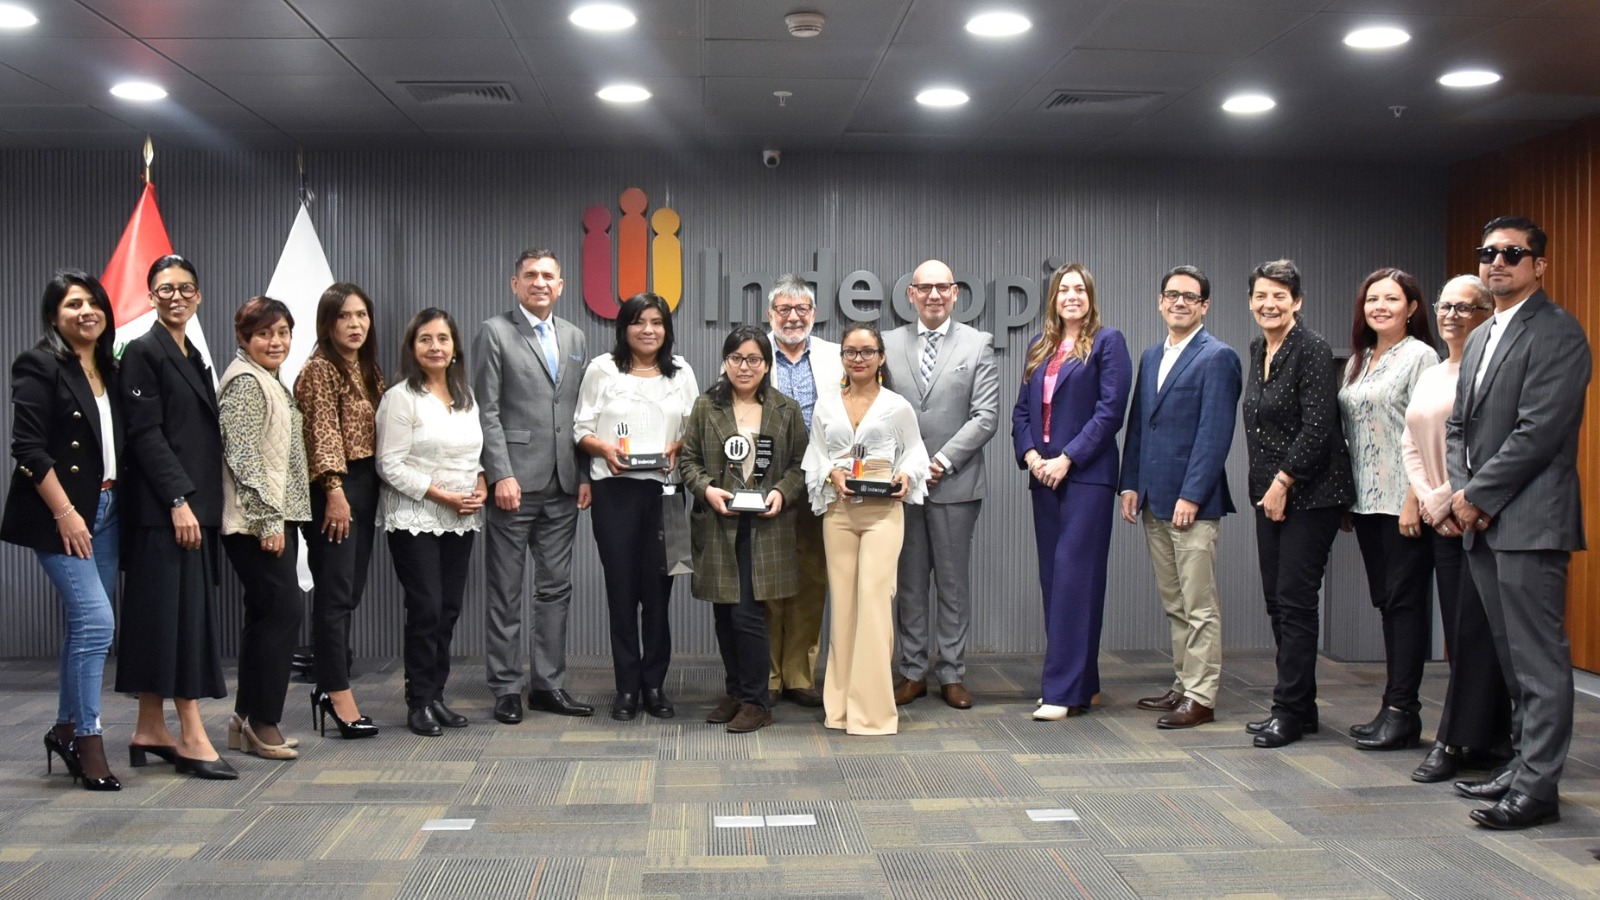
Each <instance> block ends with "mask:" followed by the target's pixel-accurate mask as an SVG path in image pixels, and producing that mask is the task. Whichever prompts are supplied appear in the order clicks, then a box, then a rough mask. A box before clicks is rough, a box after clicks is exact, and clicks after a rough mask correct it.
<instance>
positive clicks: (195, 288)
mask: <svg viewBox="0 0 1600 900" xmlns="http://www.w3.org/2000/svg"><path fill="white" fill-rule="evenodd" d="M150 293H152V294H155V295H156V296H157V297H160V298H161V299H163V300H171V299H172V295H173V294H177V295H179V296H181V297H182V298H183V299H185V300H192V299H194V295H195V294H198V293H200V286H199V285H197V284H195V283H194V282H192V281H186V282H184V283H183V284H163V285H161V286H160V287H158V288H156V289H154V290H152V291H151V292H150Z"/></svg>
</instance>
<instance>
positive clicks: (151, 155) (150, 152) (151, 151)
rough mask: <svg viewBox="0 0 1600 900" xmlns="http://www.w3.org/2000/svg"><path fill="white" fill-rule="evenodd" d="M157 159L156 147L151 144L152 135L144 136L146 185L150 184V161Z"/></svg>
mask: <svg viewBox="0 0 1600 900" xmlns="http://www.w3.org/2000/svg"><path fill="white" fill-rule="evenodd" d="M155 158H156V148H155V145H154V144H152V143H150V135H148V134H147V135H145V136H144V183H145V184H149V183H150V161H151V160H153V159H155Z"/></svg>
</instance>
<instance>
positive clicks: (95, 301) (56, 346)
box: [34, 269, 117, 373]
mask: <svg viewBox="0 0 1600 900" xmlns="http://www.w3.org/2000/svg"><path fill="white" fill-rule="evenodd" d="M74 287H81V288H83V289H84V290H86V291H88V292H89V302H90V303H91V304H92V305H93V306H94V307H95V308H96V309H98V310H100V314H101V315H103V316H105V318H106V329H105V331H102V332H100V336H99V337H98V338H96V339H95V342H94V364H95V366H96V367H97V368H99V369H100V371H101V372H102V373H110V372H115V371H116V370H117V357H116V352H115V348H116V342H117V319H116V315H115V314H114V313H112V312H111V298H110V297H109V296H108V295H107V294H106V289H105V287H104V286H103V285H101V284H100V280H99V279H97V278H95V277H94V276H93V275H90V274H89V273H87V272H84V271H83V270H81V269H57V270H56V273H55V274H54V275H52V276H51V277H50V280H49V281H48V282H46V283H45V286H44V296H43V297H41V298H40V299H39V320H40V321H41V322H42V323H44V331H43V332H41V333H40V334H39V340H38V342H37V343H35V344H34V346H35V347H37V348H39V349H40V350H48V351H50V352H51V353H53V354H55V355H56V356H58V357H60V358H61V359H68V360H71V359H77V358H78V352H77V351H76V350H73V349H72V345H71V344H68V343H67V339H66V338H64V337H62V336H61V332H59V331H57V330H56V316H57V315H58V314H59V313H60V312H61V301H62V300H65V299H66V298H67V291H69V290H71V289H72V288H74Z"/></svg>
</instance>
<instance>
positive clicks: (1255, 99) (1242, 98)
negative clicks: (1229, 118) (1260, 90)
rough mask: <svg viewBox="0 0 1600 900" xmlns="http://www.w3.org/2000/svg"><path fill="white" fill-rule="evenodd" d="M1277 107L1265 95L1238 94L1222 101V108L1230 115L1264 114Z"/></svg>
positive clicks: (1273, 101) (1275, 102)
mask: <svg viewBox="0 0 1600 900" xmlns="http://www.w3.org/2000/svg"><path fill="white" fill-rule="evenodd" d="M1277 105H1278V104H1277V101H1275V100H1273V99H1272V98H1271V97H1268V96H1267V95H1266V94H1239V95H1237V96H1234V97H1229V98H1228V99H1227V100H1225V101H1223V104H1222V108H1223V109H1224V110H1226V111H1227V112H1231V113H1264V112H1266V111H1267V110H1269V109H1271V108H1273V107H1274V106H1277Z"/></svg>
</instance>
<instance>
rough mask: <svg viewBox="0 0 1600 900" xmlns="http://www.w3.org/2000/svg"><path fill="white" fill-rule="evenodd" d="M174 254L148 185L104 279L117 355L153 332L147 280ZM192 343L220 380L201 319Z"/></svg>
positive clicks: (192, 323)
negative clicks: (156, 265)
mask: <svg viewBox="0 0 1600 900" xmlns="http://www.w3.org/2000/svg"><path fill="white" fill-rule="evenodd" d="M171 252H172V239H171V238H169V237H167V226H166V223H164V222H162V221H161V210H160V209H159V208H157V207H156V187H155V185H153V184H151V183H149V182H145V185H144V192H143V193H142V194H140V195H139V204H138V205H137V206H135V207H134V208H133V218H131V219H129V220H128V227H127V228H125V229H123V232H122V240H120V241H117V249H116V252H114V253H112V254H111V261H110V262H109V263H106V271H105V274H104V275H101V276H100V283H101V284H103V285H105V289H106V293H107V294H109V295H110V296H111V313H112V315H113V316H115V317H116V321H117V339H116V353H117V355H118V356H121V355H122V348H123V347H126V346H127V345H128V342H129V341H131V340H133V339H134V338H136V337H138V336H140V335H142V334H144V333H145V332H146V331H149V330H150V326H152V325H154V324H155V323H156V311H155V308H154V307H153V306H151V305H150V286H149V283H148V282H147V281H146V280H145V278H146V276H147V275H149V273H150V264H151V263H153V262H155V261H156V260H157V259H160V258H161V257H163V256H166V255H167V254H168V253H171ZM184 333H185V334H186V335H188V337H189V340H190V342H192V343H193V344H194V346H195V349H196V350H199V351H200V356H201V358H202V359H204V360H205V362H206V367H207V368H208V369H210V370H211V377H212V379H213V380H215V379H216V377H217V373H216V368H215V367H214V366H212V365H211V350H210V349H209V348H208V347H207V346H206V337H205V334H204V333H203V332H201V330H200V320H199V319H198V318H194V319H190V320H189V325H188V327H187V328H186V329H185V330H184Z"/></svg>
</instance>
